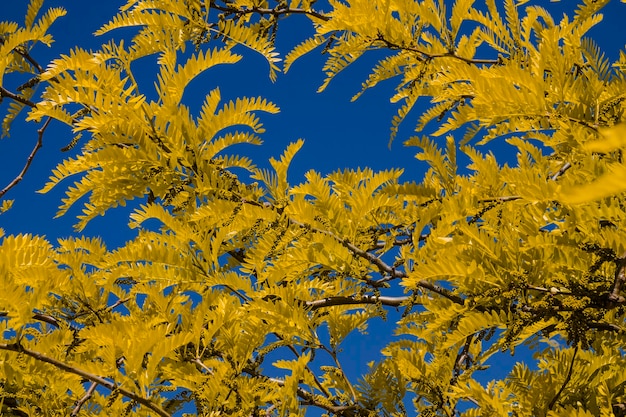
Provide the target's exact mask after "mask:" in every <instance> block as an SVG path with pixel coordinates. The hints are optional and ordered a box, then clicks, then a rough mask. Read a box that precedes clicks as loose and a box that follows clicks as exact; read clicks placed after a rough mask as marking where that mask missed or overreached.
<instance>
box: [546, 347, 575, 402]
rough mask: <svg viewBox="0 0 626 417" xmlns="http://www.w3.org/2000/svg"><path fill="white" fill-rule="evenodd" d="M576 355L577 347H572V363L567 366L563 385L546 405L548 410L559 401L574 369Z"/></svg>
mask: <svg viewBox="0 0 626 417" xmlns="http://www.w3.org/2000/svg"><path fill="white" fill-rule="evenodd" d="M577 353H578V345H576V347H574V353H573V354H572V361H571V362H570V364H569V369H568V370H567V375H566V376H565V381H563V385H561V389H559V392H557V393H556V395H555V396H554V398H552V401H550V404H548V410H552V408H553V407H554V406H555V405H556V402H557V401H558V400H559V397H560V396H561V394H562V393H563V391H564V390H565V387H566V386H567V384H568V383H569V381H570V379H571V378H572V370H573V369H574V361H575V360H576V354H577Z"/></svg>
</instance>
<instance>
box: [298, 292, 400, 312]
mask: <svg viewBox="0 0 626 417" xmlns="http://www.w3.org/2000/svg"><path fill="white" fill-rule="evenodd" d="M410 298H411V297H407V296H405V297H384V296H380V297H377V296H375V295H363V296H360V297H357V296H350V297H342V296H336V297H327V298H322V299H321V300H314V301H307V302H306V306H307V307H309V308H311V309H312V310H317V309H318V308H324V307H331V306H343V305H353V304H382V305H384V306H389V307H399V306H401V305H402V304H403V303H404V302H406V301H407V300H409V299H410Z"/></svg>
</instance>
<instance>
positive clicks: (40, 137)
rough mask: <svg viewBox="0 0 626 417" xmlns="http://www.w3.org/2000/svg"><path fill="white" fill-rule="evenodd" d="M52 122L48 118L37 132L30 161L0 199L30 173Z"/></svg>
mask: <svg viewBox="0 0 626 417" xmlns="http://www.w3.org/2000/svg"><path fill="white" fill-rule="evenodd" d="M0 88H1V87H0ZM51 121H52V118H51V117H48V119H47V120H46V121H45V123H44V124H43V126H41V128H40V129H39V130H37V136H38V137H37V143H36V144H35V147H34V148H33V150H32V151H31V152H30V155H28V159H27V160H26V164H25V165H24V168H22V171H21V172H20V173H19V174H18V175H17V177H15V178H14V179H13V181H11V182H10V183H9V184H8V185H7V186H6V187H4V188H3V189H2V190H0V198H2V197H3V196H4V195H5V194H6V193H7V192H8V191H9V190H10V189H11V188H13V187H15V186H16V185H17V184H18V183H19V182H20V181H22V180H23V179H24V175H25V174H26V171H28V169H29V168H30V164H32V163H33V159H34V158H35V155H36V154H37V152H38V151H39V149H41V147H42V146H43V134H44V132H45V131H46V128H47V127H48V125H49V124H50V122H51Z"/></svg>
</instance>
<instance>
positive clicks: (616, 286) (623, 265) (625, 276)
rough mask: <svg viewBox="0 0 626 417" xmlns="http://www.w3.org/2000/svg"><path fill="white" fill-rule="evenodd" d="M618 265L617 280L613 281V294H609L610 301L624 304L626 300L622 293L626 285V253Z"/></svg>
mask: <svg viewBox="0 0 626 417" xmlns="http://www.w3.org/2000/svg"><path fill="white" fill-rule="evenodd" d="M616 264H617V267H616V270H615V279H614V280H613V285H612V289H611V293H610V294H609V301H611V302H613V303H619V304H623V303H624V302H626V298H625V297H624V296H623V295H621V294H620V291H621V289H622V285H624V282H625V281H626V253H624V254H623V255H622V257H621V258H619V259H618V261H617V262H616Z"/></svg>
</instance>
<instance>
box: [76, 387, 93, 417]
mask: <svg viewBox="0 0 626 417" xmlns="http://www.w3.org/2000/svg"><path fill="white" fill-rule="evenodd" d="M97 386H98V384H97V383H96V382H92V383H91V385H90V386H89V388H88V389H87V391H86V392H85V395H83V397H82V398H81V399H80V400H78V401H76V405H75V406H74V408H73V409H72V412H71V413H70V417H75V416H77V415H78V413H79V412H80V409H81V408H82V407H83V404H85V403H86V402H87V400H89V399H90V398H91V396H92V395H93V392H94V391H95V390H96V387H97Z"/></svg>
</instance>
